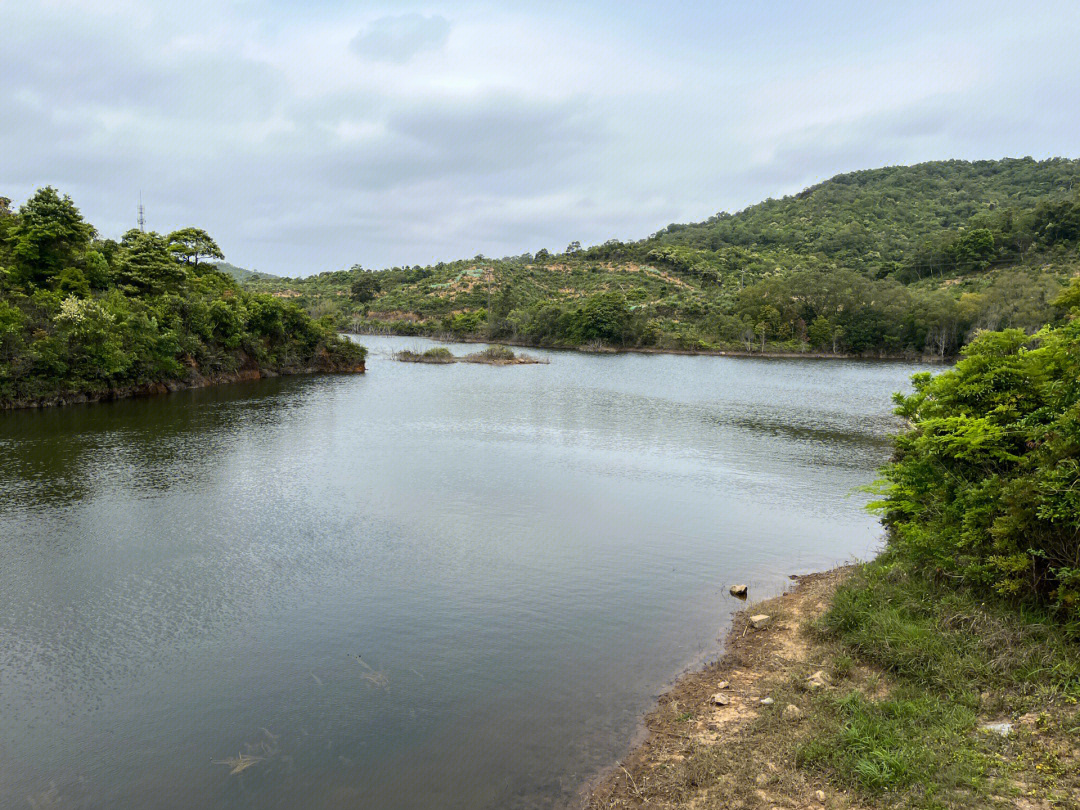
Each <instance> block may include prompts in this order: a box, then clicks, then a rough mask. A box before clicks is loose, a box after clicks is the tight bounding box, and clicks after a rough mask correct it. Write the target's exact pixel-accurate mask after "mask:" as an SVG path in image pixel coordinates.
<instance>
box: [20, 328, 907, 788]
mask: <svg viewBox="0 0 1080 810" xmlns="http://www.w3.org/2000/svg"><path fill="white" fill-rule="evenodd" d="M361 342H363V343H364V344H365V345H367V346H368V347H369V348H370V350H371V355H370V357H369V362H368V373H367V374H366V375H364V376H340V377H333V376H319V377H294V378H284V379H273V380H263V381H259V382H255V383H244V384H236V385H229V386H222V387H217V388H212V389H204V390H201V391H189V392H181V393H177V394H171V395H168V396H161V397H156V398H149V399H141V400H128V401H122V402H115V403H105V404H100V405H85V406H71V407H67V408H63V409H51V410H44V411H35V412H9V413H0V806H3V807H34V806H38V807H140V808H174V807H175V808H180V807H202V808H248V807H251V808H255V807H258V808H288V807H305V808H337V807H343V806H349V807H351V806H363V807H395V808H436V807H437V808H515V807H554V806H559V805H561V804H564V803H566V802H568V801H570V800H572V799H573V797H574V795H575V792H576V791H578V790H579V789H580V787H581V785H582V783H583V782H584V781H585V780H587V779H588V778H590V777H591V776H593V775H594V774H596V773H597V771H598V770H599V769H602V768H604V767H607V766H610V765H611V764H612V763H613V762H614V761H615V759H616V758H617V757H619V756H621V755H623V754H625V753H626V752H627V750H628V747H629V745H630V743H631V741H632V740H633V738H634V736H635V734H636V733H637V731H638V729H639V728H640V718H641V717H642V715H643V714H644V713H645V712H647V711H648V710H649V709H650V708H651V706H652V705H653V703H654V701H655V699H656V696H657V695H658V694H659V693H660V692H662V691H663V690H664V688H665V687H666V686H667V685H668V684H670V683H671V681H672V679H673V678H675V677H676V676H677V675H678V674H680V673H681V672H683V671H685V670H686V669H687V668H688V667H693V666H696V665H698V664H700V663H701V662H702V661H703V660H705V659H707V658H709V657H713V656H715V655H716V654H717V653H718V652H719V650H720V639H721V638H722V636H723V635H724V634H725V632H726V628H727V626H728V624H729V621H730V616H731V613H732V612H733V611H734V610H736V609H738V608H739V607H740V606H741V603H739V602H737V601H736V600H734V599H732V598H731V597H730V596H728V594H727V587H728V586H729V585H730V584H732V583H735V582H744V583H747V584H749V585H750V591H751V598H762V597H765V596H770V595H774V594H775V593H777V592H779V591H780V590H781V589H783V588H784V587H785V585H786V584H787V583H788V576H789V575H790V574H796V573H803V572H809V571H813V570H820V569H823V568H827V567H830V566H833V565H834V564H836V563H839V562H842V561H845V560H850V559H853V558H867V557H870V556H872V555H873V554H874V553H875V551H876V550H877V549H878V548H879V544H880V542H881V531H880V528H879V526H878V525H877V523H876V519H875V518H874V517H872V516H870V515H868V514H867V513H866V512H865V511H864V509H863V506H864V504H865V503H866V500H867V496H866V495H863V494H861V493H859V492H858V491H857V488H858V487H860V486H862V485H865V484H867V483H869V482H870V481H872V480H873V479H874V477H875V469H876V468H877V467H878V466H879V465H881V464H882V463H883V462H884V461H885V460H886V458H887V457H888V454H889V438H888V437H889V435H890V433H891V432H893V431H894V430H895V429H896V426H897V421H896V419H895V417H893V416H892V415H891V403H890V395H891V393H892V392H893V391H895V390H899V389H902V388H906V387H907V378H908V377H909V375H910V374H911V373H913V372H914V371H918V370H920V368H921V367H920V366H916V365H912V364H905V363H875V362H855V361H831V360H780V359H745V358H723V357H690V356H669V355H638V354H620V355H589V354H579V353H572V352H540V351H532V352H530V353H533V354H538V355H539V354H542V355H544V356H547V357H549V358H550V360H551V362H550V364H549V365H531V366H514V367H502V368H496V367H490V366H479V365H465V364H458V365H449V366H427V365H413V364H405V363H398V362H394V361H393V360H391V359H390V357H389V353H390V351H391V350H393V349H395V348H403V347H407V348H424V347H426V346H428V345H430V344H429V342H427V341H424V340H420V339H413V338H376V337H365V338H362V339H361ZM451 348H452V349H453V350H454V351H455V352H457V353H462V352H465V351H473V350H475V349H476V348H477V347H475V346H470V347H463V346H451ZM234 771H235V772H234Z"/></svg>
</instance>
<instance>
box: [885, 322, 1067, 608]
mask: <svg viewBox="0 0 1080 810" xmlns="http://www.w3.org/2000/svg"><path fill="white" fill-rule="evenodd" d="M963 354H964V356H963V359H962V360H961V361H960V362H959V363H957V365H956V367H955V368H954V369H952V370H950V371H946V372H944V373H942V374H939V375H938V376H936V377H931V375H930V374H928V373H923V374H917V375H915V376H914V377H913V383H914V386H915V392H914V393H913V394H911V395H910V396H902V395H897V396H896V402H897V404H898V408H897V413H899V414H900V415H902V416H905V417H907V418H908V419H909V420H910V429H909V430H908V431H907V432H906V433H904V434H902V435H901V436H900V437H898V439H897V446H896V455H895V457H894V459H893V461H892V463H891V464H890V465H889V466H888V467H887V468H886V469H885V471H884V473H885V481H884V482H883V485H882V492H883V494H884V495H885V498H884V500H883V501H881V502H879V503H878V504H877V506H878V507H879V508H881V510H882V511H883V512H884V521H885V524H886V525H887V526H888V527H889V528H890V537H891V540H890V542H891V543H892V544H893V546H894V547H895V548H897V549H898V550H899V551H900V552H901V554H902V556H903V557H905V558H906V559H908V560H910V561H912V562H913V563H914V564H915V565H917V566H919V567H921V568H922V569H923V570H924V571H926V572H928V573H930V574H933V575H938V576H944V577H951V578H957V579H960V580H963V581H966V582H969V583H971V584H973V585H977V586H979V587H985V588H991V589H994V590H996V591H997V592H998V593H1000V594H1002V595H1003V596H1006V597H1009V598H1012V599H1016V600H1023V599H1031V600H1035V601H1042V602H1047V603H1049V604H1052V605H1054V606H1055V607H1057V608H1058V609H1060V610H1061V611H1063V612H1064V613H1065V614H1066V615H1067V616H1068V618H1069V620H1070V621H1075V620H1080V319H1077V318H1074V319H1073V320H1072V321H1071V322H1069V323H1067V324H1065V325H1063V326H1060V327H1056V328H1054V327H1046V328H1044V329H1043V330H1042V331H1040V332H1039V333H1037V334H1036V335H1034V336H1028V335H1027V334H1025V333H1024V332H1023V331H1021V330H1017V329H1012V330H1005V331H1003V332H983V333H981V334H980V335H979V336H978V337H976V338H975V340H974V341H973V342H972V343H971V344H970V345H969V346H968V347H967V348H966V349H965V350H964V353H963Z"/></svg>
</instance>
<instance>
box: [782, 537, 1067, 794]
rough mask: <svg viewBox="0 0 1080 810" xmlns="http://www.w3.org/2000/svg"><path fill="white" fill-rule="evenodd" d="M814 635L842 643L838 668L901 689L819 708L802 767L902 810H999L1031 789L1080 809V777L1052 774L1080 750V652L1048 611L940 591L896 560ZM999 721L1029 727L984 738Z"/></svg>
mask: <svg viewBox="0 0 1080 810" xmlns="http://www.w3.org/2000/svg"><path fill="white" fill-rule="evenodd" d="M814 631H815V633H816V634H818V635H820V637H821V638H822V640H823V641H825V642H826V643H828V642H832V643H835V644H836V645H837V647H838V651H837V652H836V653H835V654H834V655H833V661H834V662H835V663H837V664H839V666H838V667H837V669H838V670H847V671H848V672H849V673H850V672H851V671H852V670H853V669H854V665H855V662H858V663H861V664H862V665H864V666H869V667H872V668H873V669H874V670H876V671H880V672H881V673H882V674H883V675H884V676H885V677H886V678H887V680H888V683H889V687H888V690H887V693H886V694H884V695H872V694H867V690H865V689H858V688H854V689H849V690H846V691H840V692H837V693H835V694H826V695H822V696H821V697H820V698H819V699H818V700H816V701H815V705H814V707H813V710H812V713H813V715H814V718H813V719H814V721H815V725H816V726H817V731H816V733H815V735H814V736H813V738H811V739H809V740H807V741H805V742H804V743H802V744H801V745H799V746H798V748H797V750H796V760H797V762H798V764H799V766H800V767H803V768H808V769H813V770H818V771H819V772H821V773H823V774H824V775H827V776H828V777H830V778H831V779H833V780H834V781H837V782H839V783H840V784H842V785H844V786H845V787H849V788H851V789H854V790H856V791H858V792H861V793H863V794H866V795H867V796H871V797H874V798H875V799H878V800H880V799H882V798H888V799H889V803H890V804H898V805H901V806H910V807H926V808H937V807H979V806H990V805H992V804H995V803H998V802H999V801H1002V800H1006V799H1007V797H1009V796H1012V795H1013V794H1016V793H1018V792H1020V793H1024V792H1026V793H1029V794H1031V793H1034V794H1036V795H1037V796H1038V797H1039V798H1040V799H1043V800H1046V801H1049V802H1051V804H1054V803H1056V802H1064V803H1065V804H1064V805H1063V806H1076V804H1074V803H1075V802H1077V801H1078V800H1080V793H1078V791H1080V777H1078V775H1077V773H1076V769H1075V768H1074V769H1073V772H1072V774H1071V775H1069V776H1068V778H1064V777H1065V773H1064V771H1062V772H1061V773H1060V774H1057V773H1054V771H1055V770H1056V769H1055V768H1054V767H1053V766H1052V764H1048V763H1051V762H1052V761H1054V760H1057V759H1059V758H1060V756H1059V754H1060V752H1061V751H1067V752H1068V754H1067V757H1068V758H1069V759H1070V761H1075V757H1076V753H1077V747H1078V744H1080V737H1078V735H1077V734H1076V733H1075V729H1073V727H1074V726H1075V725H1076V724H1077V721H1076V717H1077V713H1076V704H1077V702H1078V700H1080V648H1078V646H1077V644H1076V643H1075V641H1074V640H1072V639H1070V638H1069V637H1068V636H1067V634H1066V633H1065V631H1064V630H1063V629H1062V628H1060V627H1059V626H1057V625H1056V624H1055V623H1054V622H1053V621H1052V620H1051V618H1050V617H1049V616H1048V615H1047V614H1045V613H1041V612H1038V611H1033V610H1031V609H1024V608H1021V609H1017V608H1016V607H1014V606H1010V605H1003V604H1001V603H1000V602H998V601H996V600H992V599H983V598H981V597H980V595H978V594H976V593H973V592H971V591H969V590H966V589H963V588H957V587H956V585H955V584H953V583H944V582H934V581H933V580H931V579H928V578H926V577H923V576H920V575H918V574H915V573H913V572H910V571H908V570H906V569H905V567H904V566H903V565H902V564H901V563H900V562H898V561H897V560H895V559H894V558H892V557H891V556H890V555H888V554H887V555H885V556H884V557H882V558H880V559H879V560H877V561H875V562H873V563H871V564H869V565H866V566H863V567H862V568H860V569H859V570H858V571H857V572H856V573H855V574H854V575H853V576H852V577H851V578H850V579H849V580H848V581H847V582H846V583H845V584H843V585H841V586H840V588H839V589H838V590H837V592H836V594H835V595H834V597H833V599H832V602H831V604H830V607H829V609H828V610H827V611H826V612H825V613H824V615H823V616H821V618H820V619H819V620H818V621H817V622H816V624H815V626H814ZM848 662H851V663H850V664H849V663H848ZM1033 716H1034V717H1035V718H1036V719H1035V721H1034V722H1032V720H1033ZM1038 717H1043V718H1044V719H1043V720H1042V721H1039V720H1038V719H1037V718H1038ZM1050 717H1056V718H1057V721H1056V722H1050V721H1048V720H1047V719H1045V718H1050ZM992 719H993V720H1004V721H1011V722H1013V723H1014V724H1017V723H1018V721H1021V720H1022V721H1023V722H1022V723H1021V724H1020V726H1019V728H1018V731H1017V733H1016V734H1014V735H1010V737H1008V738H1002V737H1000V736H998V735H994V734H992V733H988V732H985V731H983V730H982V729H981V728H980V727H981V726H982V725H983V724H984V723H986V722H987V721H989V720H992ZM1024 762H1027V763H1028V764H1029V765H1031V767H1030V768H1029V767H1027V766H1026V765H1024V764H1023V763H1024ZM1032 763H1034V764H1032ZM1036 765H1038V766H1039V767H1035V766H1036ZM1057 770H1060V769H1057Z"/></svg>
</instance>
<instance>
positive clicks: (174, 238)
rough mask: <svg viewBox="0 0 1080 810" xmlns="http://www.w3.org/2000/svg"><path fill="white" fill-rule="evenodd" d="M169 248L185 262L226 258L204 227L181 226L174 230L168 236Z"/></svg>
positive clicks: (195, 262) (192, 262)
mask: <svg viewBox="0 0 1080 810" xmlns="http://www.w3.org/2000/svg"><path fill="white" fill-rule="evenodd" d="M168 250H169V252H170V253H172V254H173V256H175V257H177V258H178V259H181V260H182V261H183V262H184V263H185V264H196V265H197V264H198V263H199V259H221V260H224V258H225V254H224V253H222V252H221V248H219V247H218V244H217V242H215V241H214V240H213V239H211V238H210V234H208V233H207V232H206V231H204V230H203V229H202V228H181V229H180V230H178V231H173V232H172V233H170V234H169V237H168Z"/></svg>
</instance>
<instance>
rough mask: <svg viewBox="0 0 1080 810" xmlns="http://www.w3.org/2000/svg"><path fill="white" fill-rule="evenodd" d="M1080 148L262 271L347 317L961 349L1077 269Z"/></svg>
mask: <svg viewBox="0 0 1080 810" xmlns="http://www.w3.org/2000/svg"><path fill="white" fill-rule="evenodd" d="M1078 240H1080V161H1076V160H1064V159H1053V160H1047V161H1035V160H1032V159H1030V158H1024V159H1009V160H1001V161H979V162H974V163H971V162H965V161H944V162H935V163H924V164H920V165H917V166H898V167H890V168H884V169H874V170H869V171H861V172H853V173H850V174H843V175H838V176H837V177H834V178H832V179H830V180H828V181H826V182H824V183H821V184H819V185H816V186H813V187H811V188H808V189H806V190H805V191H802V192H800V193H799V194H796V195H793V196H789V197H784V198H783V199H779V200H767V201H765V202H762V203H759V204H757V205H753V206H750V207H749V208H746V209H745V210H743V211H740V212H738V213H736V214H727V213H721V214H718V215H716V216H714V217H712V218H710V219H709V220H707V221H705V222H702V223H697V224H692V225H669V226H667V227H666V228H664V229H662V230H661V231H659V232H658V233H656V234H654V235H652V236H650V237H649V238H647V239H643V240H641V241H638V242H628V243H623V242H618V241H609V242H605V243H604V244H602V245H596V246H593V247H589V248H584V249H582V248H581V247H580V246H579V245H577V244H576V243H574V244H571V245H570V246H568V247H567V249H566V250H564V251H563V252H561V253H559V254H551V253H549V252H548V251H546V250H540V251H538V252H537V253H536V254H535V255H529V254H526V255H524V256H517V257H508V258H503V259H488V258H485V257H482V256H477V257H475V258H473V259H468V260H461V261H455V262H450V263H439V264H437V265H434V266H429V267H419V266H415V267H408V268H402V267H395V268H390V269H388V270H382V271H376V272H371V271H367V270H364V269H362V268H360V266H359V265H357V266H355V267H354V268H353V269H352V270H349V271H340V272H332V273H321V274H319V275H316V276H312V277H309V278H305V279H275V278H266V277H264V278H259V279H253V280H251V281H249V282H248V286H249V287H250V288H251V289H257V290H260V291H265V292H269V293H271V294H273V295H277V296H281V297H285V298H288V299H290V300H295V301H296V302H298V303H300V304H302V305H303V306H305V307H306V308H307V309H308V311H309V312H311V313H312V314H313V315H316V316H319V317H321V316H330V317H332V318H334V319H336V321H337V323H338V324H339V325H340V326H342V327H343V328H351V329H355V330H358V331H367V330H375V331H391V332H398V333H405V334H430V335H451V336H457V337H469V338H482V339H490V340H502V341H507V342H519V343H525V344H534V345H546V346H581V345H588V344H594V345H601V344H602V345H609V346H615V347H627V348H632V347H654V348H658V349H690V350H725V349H726V350H742V351H791V352H806V351H824V352H830V353H832V352H839V353H856V354H870V355H882V354H888V355H897V354H908V355H914V354H922V353H928V354H936V355H939V356H944V355H951V354H953V353H955V352H956V351H957V349H958V348H959V347H960V346H962V345H963V344H965V343H966V342H967V341H968V340H970V339H971V337H972V336H973V335H974V333H975V332H976V331H977V330H979V329H1001V328H1010V327H1016V328H1021V329H1025V330H1028V331H1033V330H1035V329H1037V328H1038V327H1039V326H1041V325H1043V324H1044V323H1046V322H1052V321H1055V320H1058V319H1060V318H1061V317H1063V314H1064V313H1063V311H1062V310H1061V309H1060V308H1059V307H1056V306H1054V304H1053V301H1054V300H1055V298H1056V297H1057V296H1058V295H1059V294H1060V293H1061V291H1062V289H1064V287H1065V286H1066V285H1067V284H1068V281H1069V279H1070V277H1072V276H1074V275H1076V273H1077V272H1078V271H1080V253H1078Z"/></svg>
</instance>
